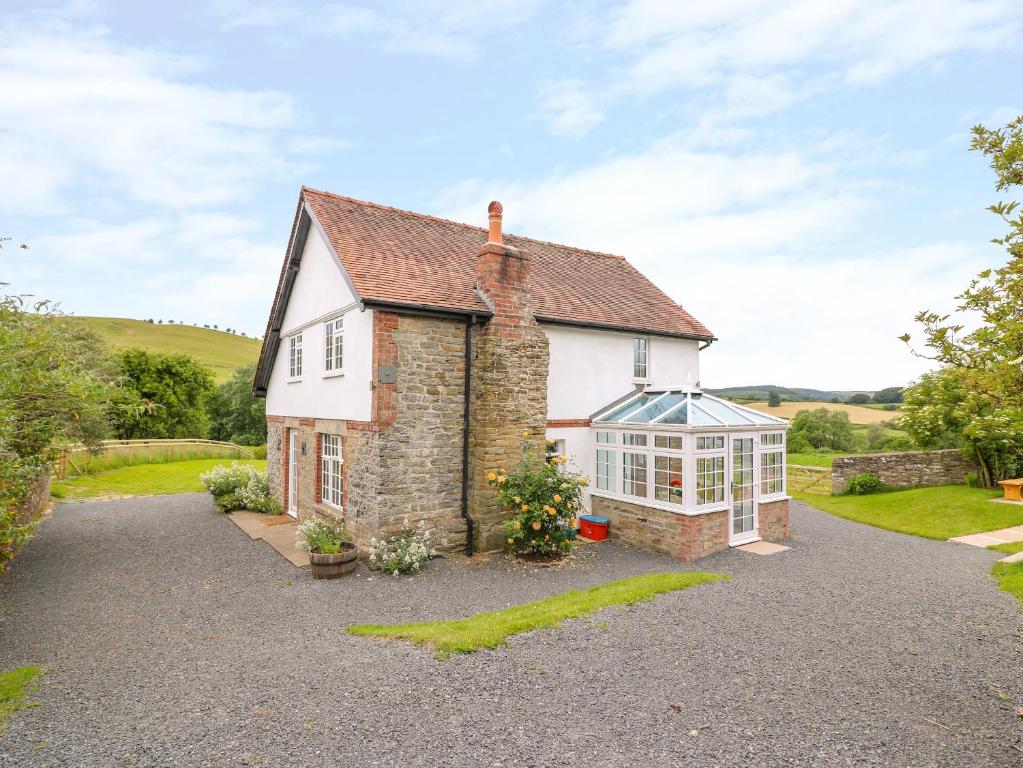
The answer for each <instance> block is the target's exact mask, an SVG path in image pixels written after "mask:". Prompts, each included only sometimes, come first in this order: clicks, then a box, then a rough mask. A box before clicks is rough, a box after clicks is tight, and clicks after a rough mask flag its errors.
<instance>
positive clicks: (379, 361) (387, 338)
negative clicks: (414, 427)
mask: <svg viewBox="0 0 1023 768" xmlns="http://www.w3.org/2000/svg"><path fill="white" fill-rule="evenodd" d="M398 320H399V317H398V315H396V314H395V313H393V312H383V311H381V310H376V311H374V312H373V380H374V385H373V421H374V423H375V424H376V426H377V429H384V428H386V427H389V426H391V424H393V423H394V420H395V419H396V418H397V417H398V408H397V405H396V399H395V389H396V388H397V384H381V383H380V382H379V381H378V378H379V376H378V372H379V370H380V366H382V365H396V364H397V362H398V343H397V341H395V338H394V333H395V331H397V330H398Z"/></svg>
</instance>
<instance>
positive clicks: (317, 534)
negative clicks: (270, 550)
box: [295, 517, 352, 555]
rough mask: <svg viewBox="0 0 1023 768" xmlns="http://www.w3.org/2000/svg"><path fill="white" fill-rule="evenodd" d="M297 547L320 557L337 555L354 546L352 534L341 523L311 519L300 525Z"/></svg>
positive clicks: (296, 540)
mask: <svg viewBox="0 0 1023 768" xmlns="http://www.w3.org/2000/svg"><path fill="white" fill-rule="evenodd" d="M295 546H296V547H298V548H299V549H301V550H303V551H305V552H314V553H316V554H318V555H336V554H337V553H338V552H340V551H341V550H342V549H348V548H350V547H351V546H352V534H351V533H349V532H348V529H347V528H345V527H344V526H343V525H341V524H339V523H333V522H329V521H327V520H324V519H323V518H322V517H310V518H308V519H306V520H303V521H302V522H301V523H300V524H299V526H298V535H297V536H296V537H295Z"/></svg>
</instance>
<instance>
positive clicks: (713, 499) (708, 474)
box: [696, 456, 725, 505]
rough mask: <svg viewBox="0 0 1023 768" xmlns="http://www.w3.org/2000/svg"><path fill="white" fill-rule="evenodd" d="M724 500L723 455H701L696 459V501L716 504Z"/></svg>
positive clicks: (698, 503)
mask: <svg viewBox="0 0 1023 768" xmlns="http://www.w3.org/2000/svg"><path fill="white" fill-rule="evenodd" d="M724 500H725V457H724V456H701V457H699V458H698V459H697V460H696V503H697V505H700V504H718V503H720V502H722V501H724Z"/></svg>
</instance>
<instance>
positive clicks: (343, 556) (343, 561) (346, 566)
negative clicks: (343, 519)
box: [309, 544, 359, 579]
mask: <svg viewBox="0 0 1023 768" xmlns="http://www.w3.org/2000/svg"><path fill="white" fill-rule="evenodd" d="M358 565H359V550H358V549H356V547H355V545H354V544H347V545H342V548H341V551H340V552H338V553H337V554H336V555H321V554H320V553H319V552H310V553H309V567H310V570H312V572H313V578H314V579H339V578H341V577H342V576H344V575H345V574H346V573H351V572H352V571H354V570H355V568H356V566H358Z"/></svg>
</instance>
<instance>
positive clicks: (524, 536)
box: [487, 432, 587, 556]
mask: <svg viewBox="0 0 1023 768" xmlns="http://www.w3.org/2000/svg"><path fill="white" fill-rule="evenodd" d="M535 447H536V444H535V443H533V442H532V441H531V440H530V439H529V433H528V432H523V434H522V459H521V460H520V462H519V466H518V467H517V468H516V469H515V470H514V471H512V472H508V471H506V470H505V469H499V470H496V471H492V472H488V473H487V482H488V483H489V484H490V485H491V486H493V487H494V488H495V489H496V490H497V499H498V501H499V502H500V504H501V506H502V507H503V508H504V509H507V510H514V512H515V515H514V516H513V517H512V518H510V519H508V520H506V521H505V523H504V531H505V544H506V547H507V549H508V550H509V551H511V552H515V553H517V554H532V555H541V556H543V555H556V554H561V553H564V552H567V551H568V550H569V549H570V548H571V544H570V542H571V539H572V536H573V534H574V529H573V527H572V523H573V521H574V520H575V518H576V516H577V515H578V514H579V511H580V510H581V509H582V494H583V488H584V487H585V486H586V482H587V481H586V478H585V477H583V476H581V475H578V474H575V473H572V472H567V471H565V464H566V463H567V462H568V458H567V457H566V456H557V455H554V456H551V457H550V458H549V459H547V460H542V459H540V458H539V457H538V455H537V452H536V450H535Z"/></svg>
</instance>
